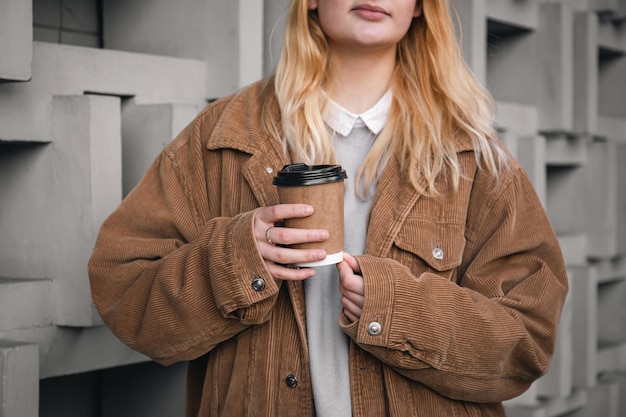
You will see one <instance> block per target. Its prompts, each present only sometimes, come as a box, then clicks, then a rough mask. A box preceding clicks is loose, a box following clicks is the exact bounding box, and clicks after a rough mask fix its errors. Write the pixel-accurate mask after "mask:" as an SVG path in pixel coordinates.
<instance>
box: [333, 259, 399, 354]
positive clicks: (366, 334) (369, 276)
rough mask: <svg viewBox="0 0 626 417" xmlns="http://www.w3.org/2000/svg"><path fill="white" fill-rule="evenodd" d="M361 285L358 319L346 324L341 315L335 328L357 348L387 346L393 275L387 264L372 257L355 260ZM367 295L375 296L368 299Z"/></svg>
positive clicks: (389, 329) (392, 300)
mask: <svg viewBox="0 0 626 417" xmlns="http://www.w3.org/2000/svg"><path fill="white" fill-rule="evenodd" d="M356 259H357V261H358V263H359V265H360V266H361V272H362V274H363V281H364V283H365V302H364V305H363V311H362V313H361V318H360V320H359V321H358V322H355V323H350V321H349V320H348V319H347V318H346V317H345V315H344V314H343V312H342V313H341V317H340V320H339V325H340V326H341V327H342V329H343V330H344V332H345V333H346V334H348V336H350V338H352V339H353V340H354V341H355V342H356V343H358V344H360V345H371V346H388V344H389V337H390V333H391V320H392V311H393V305H394V292H395V291H394V274H393V267H392V265H391V263H389V262H386V261H385V260H384V259H382V258H377V257H373V256H367V255H362V256H357V257H356ZM368 294H376V295H375V296H369V297H368Z"/></svg>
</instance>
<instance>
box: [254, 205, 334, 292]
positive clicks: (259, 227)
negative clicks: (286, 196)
mask: <svg viewBox="0 0 626 417" xmlns="http://www.w3.org/2000/svg"><path fill="white" fill-rule="evenodd" d="M311 214H313V207H312V206H309V205H306V204H278V205H275V206H271V207H263V208H261V209H259V210H258V211H257V212H256V215H255V217H254V236H255V238H256V243H257V246H258V248H259V251H260V252H261V256H262V257H263V259H265V264H266V265H267V269H268V270H269V271H270V273H271V274H272V276H274V277H276V278H279V279H284V280H303V279H306V278H310V277H312V276H313V275H315V270H314V269H312V268H301V269H300V268H294V267H292V266H291V264H295V263H301V262H315V261H320V260H322V259H324V258H325V257H326V252H325V251H324V250H322V249H291V248H288V247H284V246H285V245H286V246H288V245H293V244H296V243H306V242H322V241H324V240H326V239H328V231H327V230H324V229H293V228H288V227H281V226H280V224H281V223H282V221H283V220H285V219H294V218H301V217H307V216H310V215H311Z"/></svg>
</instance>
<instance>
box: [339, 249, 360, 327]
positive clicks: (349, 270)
mask: <svg viewBox="0 0 626 417" xmlns="http://www.w3.org/2000/svg"><path fill="white" fill-rule="evenodd" d="M337 270H338V271H339V291H340V292H341V295H342V297H341V304H342V305H343V312H344V314H345V315H346V317H347V318H348V320H350V321H353V322H354V321H357V320H359V319H360V318H361V313H362V312H363V302H364V300H365V283H364V282H363V276H361V267H360V266H359V264H358V262H357V261H356V259H355V258H354V256H352V255H350V254H347V253H344V254H343V261H342V262H340V263H338V264H337Z"/></svg>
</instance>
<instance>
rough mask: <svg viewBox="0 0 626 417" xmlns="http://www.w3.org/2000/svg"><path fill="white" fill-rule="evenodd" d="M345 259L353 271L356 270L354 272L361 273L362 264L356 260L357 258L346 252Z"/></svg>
mask: <svg viewBox="0 0 626 417" xmlns="http://www.w3.org/2000/svg"><path fill="white" fill-rule="evenodd" d="M343 260H344V261H345V262H346V263H347V264H348V266H350V268H351V269H352V271H354V273H356V274H360V273H361V266H360V265H359V263H358V262H357V261H356V258H355V257H354V256H352V255H350V254H349V253H346V252H344V253H343Z"/></svg>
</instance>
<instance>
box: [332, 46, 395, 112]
mask: <svg viewBox="0 0 626 417" xmlns="http://www.w3.org/2000/svg"><path fill="white" fill-rule="evenodd" d="M395 59H396V52H395V50H389V49H387V50H384V51H375V52H370V53H366V54H364V53H355V52H352V51H345V52H342V53H337V52H335V53H333V54H331V64H330V80H332V85H331V86H330V89H329V93H330V97H331V98H332V99H333V100H334V101H335V102H337V103H338V104H339V105H341V106H342V107H344V108H345V109H347V110H348V111H350V112H352V113H355V114H360V113H363V112H365V111H367V110H369V109H370V108H372V107H373V106H374V105H375V104H376V103H377V102H378V100H380V98H381V97H382V96H383V95H384V94H385V93H386V92H387V90H388V89H389V85H390V82H391V77H392V75H393V71H394V68H395Z"/></svg>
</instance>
